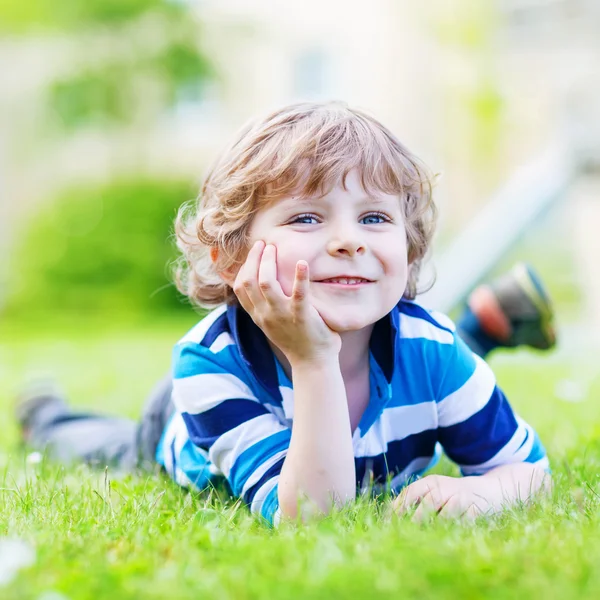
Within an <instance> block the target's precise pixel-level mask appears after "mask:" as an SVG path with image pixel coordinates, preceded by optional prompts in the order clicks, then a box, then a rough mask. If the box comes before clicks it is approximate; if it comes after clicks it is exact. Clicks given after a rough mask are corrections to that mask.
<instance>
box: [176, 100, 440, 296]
mask: <svg viewBox="0 0 600 600" xmlns="http://www.w3.org/2000/svg"><path fill="white" fill-rule="evenodd" d="M353 169H357V170H358V173H359V174H360V180H361V184H362V186H363V188H364V190H365V192H367V193H373V192H374V193H377V192H380V193H385V194H394V195H397V196H398V198H399V200H400V202H401V204H402V212H403V216H404V221H405V227H406V236H407V246H408V261H409V263H410V269H409V277H408V284H407V288H406V291H405V293H404V297H405V298H408V299H414V297H415V296H416V293H417V280H418V276H419V270H420V266H421V261H422V260H423V258H424V256H425V254H426V253H427V250H428V248H429V245H430V242H431V238H432V235H433V231H434V228H435V221H436V212H437V211H436V207H435V204H434V202H433V199H432V178H431V175H430V174H429V171H428V170H427V168H426V167H425V166H424V165H423V163H421V161H419V159H417V158H416V157H415V156H414V155H413V154H412V153H411V152H410V151H409V150H408V149H407V148H406V147H405V146H404V145H403V144H401V143H400V141H398V139H397V138H396V137H395V136H394V135H393V134H392V133H391V132H390V131H389V130H388V129H387V128H386V127H384V126H383V125H382V124H381V123H379V121H377V120H376V119H374V118H373V117H371V116H370V115H368V114H365V113H363V112H361V111H358V110H355V109H352V108H349V107H348V106H347V105H346V104H343V103H339V102H328V103H301V104H292V105H290V106H285V107H283V108H281V109H279V110H276V111H274V112H271V113H270V114H268V115H267V116H265V117H263V118H258V119H255V120H253V121H251V122H250V123H249V124H247V125H246V126H245V127H244V128H243V129H242V130H241V131H240V132H239V133H238V135H237V136H236V138H235V140H234V142H233V144H231V145H230V146H229V147H228V148H227V149H226V150H225V151H224V152H223V153H222V154H221V156H220V157H219V158H218V159H217V160H216V162H215V163H214V165H213V166H212V168H211V169H210V171H209V173H208V175H207V177H206V180H205V182H204V185H203V186H202V189H201V192H200V194H199V196H198V198H197V200H195V201H193V202H191V203H188V204H187V205H184V206H183V207H182V209H181V210H180V211H179V214H178V215H177V220H176V224H175V233H176V238H177V245H178V247H179V249H180V250H181V256H180V258H179V261H178V262H177V263H176V267H175V281H176V284H177V287H178V289H179V290H180V291H181V292H182V293H183V294H185V295H186V296H188V298H189V299H190V300H191V301H192V302H193V303H194V304H197V305H199V306H202V307H211V306H215V305H218V304H221V303H223V302H233V301H235V294H234V293H233V290H232V289H231V287H229V286H228V285H227V284H226V283H225V282H224V281H223V280H222V279H221V277H220V276H219V273H223V272H225V271H228V270H231V269H233V268H235V267H236V266H237V265H239V264H241V263H242V262H243V260H244V258H245V256H246V253H247V251H248V249H249V248H248V246H249V237H248V236H249V230H250V225H251V223H252V219H253V216H254V215H255V214H256V213H257V211H259V210H260V209H261V207H263V206H265V205H266V204H267V203H269V202H272V201H273V200H277V199H278V198H281V197H283V196H286V195H288V194H290V193H292V192H295V193H297V191H298V189H301V190H303V192H302V194H301V196H303V197H314V196H315V195H325V194H327V193H328V192H329V191H330V190H331V189H332V188H333V187H335V186H336V185H337V184H338V183H339V182H341V183H342V185H343V184H344V183H345V179H346V177H347V175H348V173H349V172H350V171H352V170H353ZM211 249H217V250H218V252H216V253H214V254H213V256H211ZM213 258H214V259H215V260H214V261H213Z"/></svg>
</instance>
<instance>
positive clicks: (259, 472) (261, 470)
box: [240, 449, 287, 496]
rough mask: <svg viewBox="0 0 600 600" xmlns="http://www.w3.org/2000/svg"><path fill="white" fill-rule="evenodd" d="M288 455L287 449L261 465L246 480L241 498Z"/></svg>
mask: <svg viewBox="0 0 600 600" xmlns="http://www.w3.org/2000/svg"><path fill="white" fill-rule="evenodd" d="M286 454H287V449H285V450H281V451H280V452H277V454H274V455H273V456H272V457H271V458H268V459H267V460H265V461H264V462H263V463H261V464H260V466H259V467H257V468H256V470H255V471H254V472H253V473H252V474H251V475H250V477H248V479H246V483H245V484H244V486H243V487H242V493H241V494H240V496H243V495H244V494H245V493H246V492H247V491H248V490H249V489H250V488H251V487H252V486H253V485H254V484H255V483H256V482H257V481H259V480H260V478H261V477H262V476H263V475H264V474H265V473H266V472H267V471H268V470H269V469H270V468H271V467H272V466H273V465H274V464H275V463H276V462H277V461H278V460H280V459H282V458H283V457H284V456H285V455H286Z"/></svg>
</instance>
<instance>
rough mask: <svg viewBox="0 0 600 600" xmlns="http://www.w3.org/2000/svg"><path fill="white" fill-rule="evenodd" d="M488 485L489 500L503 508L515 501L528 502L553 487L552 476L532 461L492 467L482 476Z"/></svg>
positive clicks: (483, 481)
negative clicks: (531, 462)
mask: <svg viewBox="0 0 600 600" xmlns="http://www.w3.org/2000/svg"><path fill="white" fill-rule="evenodd" d="M480 479H481V482H482V484H484V485H486V486H487V491H488V494H487V495H489V502H490V504H491V505H493V507H494V508H495V509H501V508H503V507H505V506H507V505H510V504H514V503H515V502H527V501H528V500H530V499H531V498H532V497H533V496H535V495H537V494H539V493H543V492H547V491H549V490H550V488H551V481H552V480H551V477H550V475H549V474H548V473H546V472H545V471H544V470H543V469H542V468H540V467H537V466H535V465H532V464H530V463H514V464H508V465H502V466H500V467H496V468H495V469H492V470H491V471H489V472H488V473H486V474H485V475H483V476H482V477H481V478H480Z"/></svg>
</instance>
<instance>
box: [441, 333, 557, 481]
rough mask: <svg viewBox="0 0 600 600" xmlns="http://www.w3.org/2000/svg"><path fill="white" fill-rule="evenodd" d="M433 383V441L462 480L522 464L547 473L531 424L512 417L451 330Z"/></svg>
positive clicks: (489, 375) (485, 370)
mask: <svg viewBox="0 0 600 600" xmlns="http://www.w3.org/2000/svg"><path fill="white" fill-rule="evenodd" d="M452 335H453V344H452V347H451V348H446V349H444V364H443V366H442V368H441V373H442V376H441V377H440V379H439V380H438V381H437V386H436V387H437V394H436V402H437V412H438V426H439V430H438V436H439V437H438V439H439V441H440V443H441V444H442V447H443V448H444V451H445V452H446V454H447V455H448V456H449V457H450V459H451V460H453V461H454V462H455V463H457V464H458V465H459V467H460V469H461V472H462V473H463V475H482V474H484V473H486V472H487V471H489V470H491V469H494V468H495V467H498V466H500V465H505V464H510V463H519V462H528V463H532V464H536V465H539V466H541V467H543V468H544V469H546V470H548V469H549V464H548V458H547V456H546V451H545V450H544V447H543V445H542V443H541V442H540V439H539V438H538V435H537V434H536V432H535V431H534V430H533V428H532V427H531V425H529V424H528V423H526V422H525V421H524V420H523V419H521V418H520V417H519V416H518V415H516V414H515V413H514V412H513V410H512V408H511V406H510V404H509V402H508V400H507V398H506V396H505V395H504V393H503V392H502V390H501V389H500V388H499V387H498V385H497V384H496V378H495V376H494V374H493V372H492V370H491V369H490V367H489V366H488V364H487V363H486V362H485V361H484V360H483V359H482V358H480V357H479V356H477V355H476V354H474V353H473V352H472V351H471V350H470V349H469V348H468V346H467V345H466V344H465V343H464V342H463V341H462V340H461V339H460V337H459V336H458V335H457V333H456V331H452Z"/></svg>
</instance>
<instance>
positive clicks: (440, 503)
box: [412, 487, 449, 523]
mask: <svg viewBox="0 0 600 600" xmlns="http://www.w3.org/2000/svg"><path fill="white" fill-rule="evenodd" d="M448 500H449V498H447V497H445V496H444V495H443V494H442V492H441V490H440V489H439V488H435V487H434V488H431V491H430V492H429V493H428V494H427V495H425V496H423V498H422V499H421V502H420V503H419V506H418V507H417V510H416V511H415V514H414V515H413V518H412V520H413V521H415V522H416V523H422V522H423V521H428V520H429V519H431V517H433V516H435V515H437V514H438V513H439V512H440V511H441V510H443V508H444V506H445V505H446V503H447V502H448Z"/></svg>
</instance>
